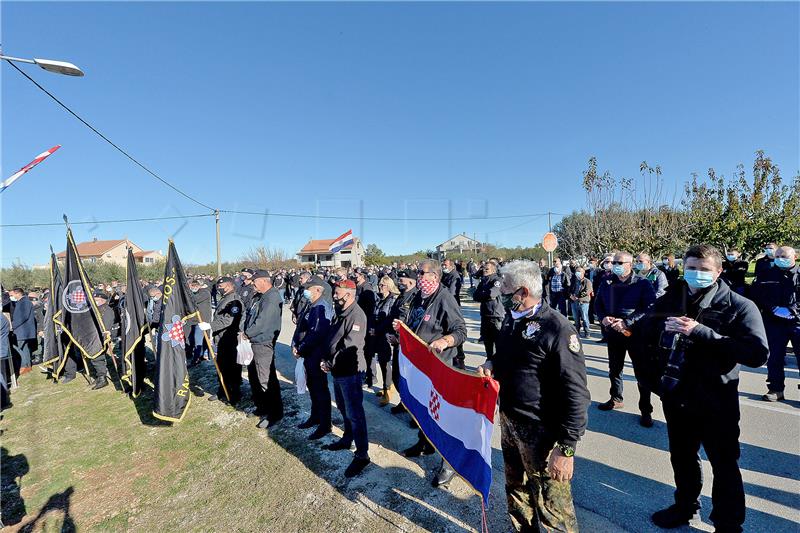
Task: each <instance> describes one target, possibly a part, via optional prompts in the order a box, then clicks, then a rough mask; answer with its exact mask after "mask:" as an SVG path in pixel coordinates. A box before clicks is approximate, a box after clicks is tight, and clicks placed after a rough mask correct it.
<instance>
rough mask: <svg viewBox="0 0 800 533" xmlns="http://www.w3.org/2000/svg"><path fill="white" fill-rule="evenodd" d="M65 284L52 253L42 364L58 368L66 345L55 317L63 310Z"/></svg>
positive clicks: (54, 255)
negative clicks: (62, 296) (62, 300)
mask: <svg viewBox="0 0 800 533" xmlns="http://www.w3.org/2000/svg"><path fill="white" fill-rule="evenodd" d="M63 290H64V282H63V280H62V279H61V270H60V269H59V268H58V261H57V260H56V254H54V253H53V252H52V248H51V252H50V296H49V297H48V298H47V309H46V310H45V315H44V327H43V330H44V352H43V354H42V364H44V365H48V364H53V365H55V368H58V362H60V361H61V358H62V357H63V355H64V344H63V343H62V342H61V327H60V326H56V324H55V322H53V317H54V316H55V314H56V313H57V312H59V311H60V310H61V293H62V292H63Z"/></svg>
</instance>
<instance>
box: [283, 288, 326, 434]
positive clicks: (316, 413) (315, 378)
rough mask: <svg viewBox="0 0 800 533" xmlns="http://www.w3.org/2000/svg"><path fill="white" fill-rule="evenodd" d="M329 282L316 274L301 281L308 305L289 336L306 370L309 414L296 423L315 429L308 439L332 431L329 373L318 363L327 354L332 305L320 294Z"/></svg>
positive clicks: (302, 426) (302, 427)
mask: <svg viewBox="0 0 800 533" xmlns="http://www.w3.org/2000/svg"><path fill="white" fill-rule="evenodd" d="M325 287H328V284H327V283H325V282H324V281H322V280H321V279H319V278H317V277H316V276H315V277H313V278H309V280H308V281H307V282H306V283H305V284H303V286H302V290H301V291H298V292H302V293H303V298H304V300H305V301H306V302H308V305H307V306H306V307H304V308H303V314H302V315H300V316H299V317H298V319H297V328H295V330H294V335H293V336H292V355H294V356H295V357H296V358H300V357H302V358H303V367H304V368H305V370H306V384H307V386H308V395H309V397H310V399H311V414H310V415H309V417H308V419H307V420H306V421H305V422H303V423H301V424H300V425H299V426H297V427H298V428H300V429H310V428H312V427H314V426H317V429H316V430H314V432H312V433H311V435H309V437H308V439H309V440H317V439H321V438H322V437H324V436H325V435H327V434H329V433H330V432H331V392H330V390H329V389H328V375H327V374H326V373H325V372H323V371H322V368H321V367H320V363H321V362H322V360H323V357H327V356H328V353H327V349H328V343H327V340H328V335H329V331H330V327H331V321H332V320H333V306H332V305H331V304H330V303H329V302H328V301H327V300H326V299H325V297H324V296H323V294H324V291H325Z"/></svg>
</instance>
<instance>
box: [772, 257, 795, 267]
mask: <svg viewBox="0 0 800 533" xmlns="http://www.w3.org/2000/svg"><path fill="white" fill-rule="evenodd" d="M775 266H776V267H778V268H792V267H793V266H794V261H792V260H791V259H789V258H788V257H776V258H775Z"/></svg>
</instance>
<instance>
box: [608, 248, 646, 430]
mask: <svg viewBox="0 0 800 533" xmlns="http://www.w3.org/2000/svg"><path fill="white" fill-rule="evenodd" d="M632 262H633V256H632V255H631V254H629V253H628V252H617V253H615V254H614V258H613V259H612V261H611V272H612V273H613V275H612V276H610V277H609V278H607V279H606V280H605V281H604V282H602V283H600V285H599V287H598V288H597V300H596V301H595V304H594V310H595V313H597V319H598V320H599V321H600V324H601V325H602V327H603V331H604V332H605V334H606V339H607V340H608V378H609V379H610V380H611V390H610V391H609V392H610V394H611V398H610V399H609V400H608V401H607V402H605V403H601V404H600V405H598V408H599V409H600V410H601V411H611V410H612V409H621V408H622V407H624V404H623V402H622V370H623V368H624V366H625V353H626V352H627V353H628V354H629V355H630V358H631V362H632V363H633V372H634V374H635V375H636V381H637V382H638V385H639V411H640V412H641V417H640V418H639V423H640V424H641V425H642V426H644V427H648V428H649V427H652V426H653V417H652V412H653V406H652V404H651V403H650V390H649V387H648V386H647V385H646V384H645V383H644V379H643V368H642V363H643V361H642V354H641V349H640V347H639V342H638V340H637V339H636V338H635V337H633V336H632V334H631V328H632V326H633V325H634V324H635V323H636V322H637V321H639V320H640V319H641V318H642V317H643V316H644V314H645V312H646V311H647V310H648V309H649V308H650V307H651V306H652V305H653V304H654V303H655V301H656V293H655V290H654V289H653V285H652V284H651V283H650V282H649V281H647V280H646V279H645V278H641V277H638V276H634V275H633V269H632V267H631V263H632Z"/></svg>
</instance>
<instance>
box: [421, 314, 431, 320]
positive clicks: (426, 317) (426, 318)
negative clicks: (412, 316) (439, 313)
mask: <svg viewBox="0 0 800 533" xmlns="http://www.w3.org/2000/svg"><path fill="white" fill-rule="evenodd" d="M430 319H431V315H425V316H424V317H422V320H424V321H425V322H427V321H428V320H430Z"/></svg>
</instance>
